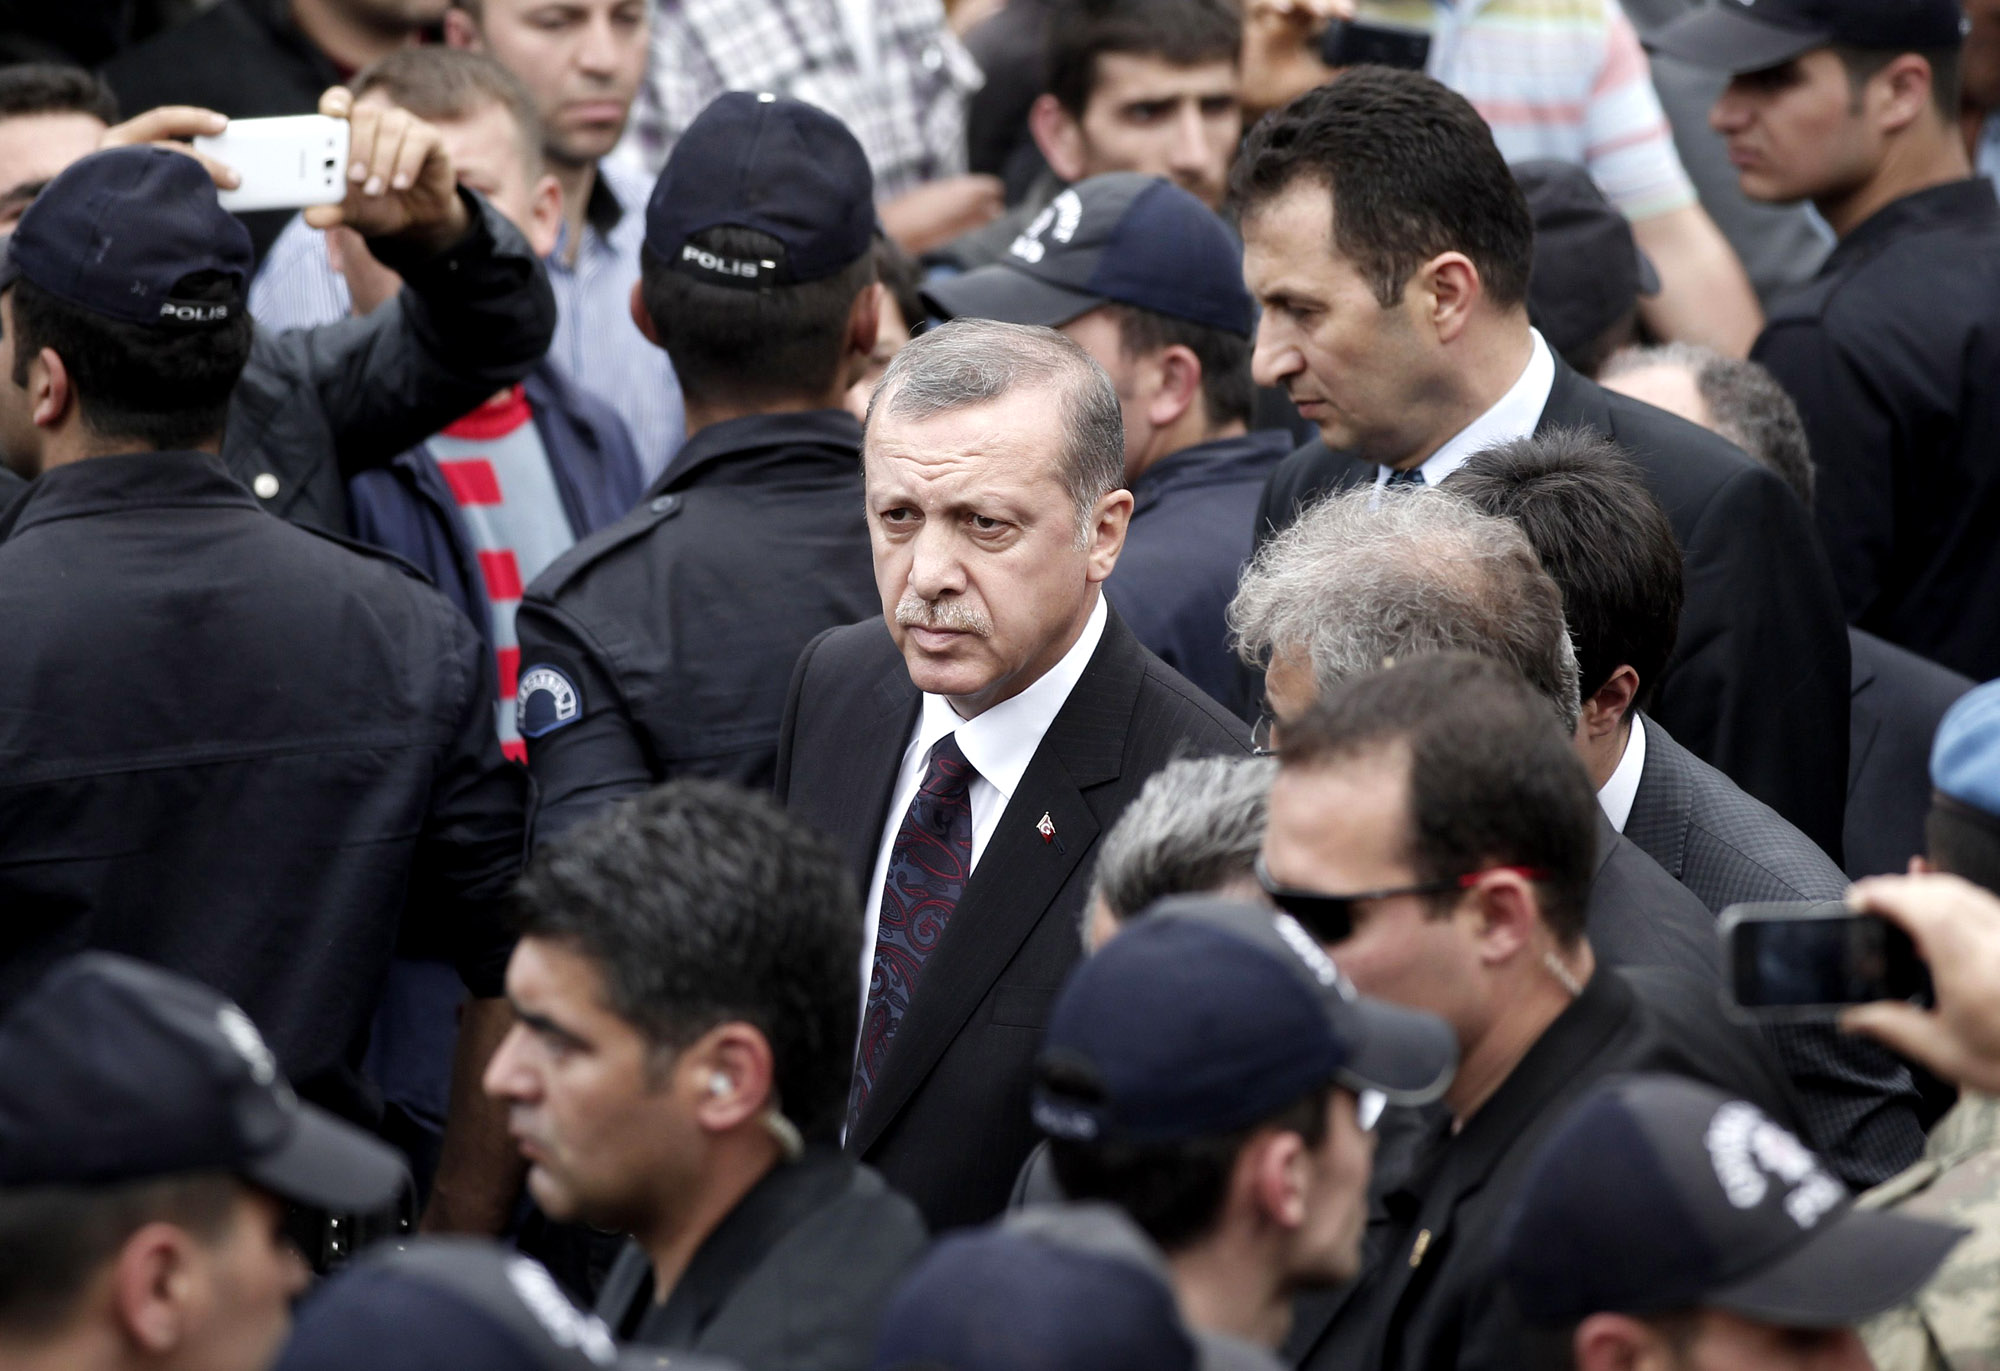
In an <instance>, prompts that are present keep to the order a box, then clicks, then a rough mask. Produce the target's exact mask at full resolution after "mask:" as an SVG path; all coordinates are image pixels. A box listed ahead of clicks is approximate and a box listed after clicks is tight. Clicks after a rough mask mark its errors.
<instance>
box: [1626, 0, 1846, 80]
mask: <svg viewBox="0 0 2000 1371" xmlns="http://www.w3.org/2000/svg"><path fill="white" fill-rule="evenodd" d="M1832 41H1833V36H1832V35H1831V34H1828V33H1822V32H1818V31H1815V30H1810V29H1794V28H1786V27H1784V26H1782V25H1779V24H1766V23H1763V22H1761V21H1759V20H1756V19H1752V18H1750V17H1749V16H1747V15H1744V14H1741V13H1738V12H1737V11H1736V10H1735V9H1733V8H1731V7H1729V6H1727V5H1711V6H1710V7H1708V8H1707V9H1700V10H1696V11H1695V12H1694V13H1692V14H1684V15H1682V16H1681V17H1680V18H1678V19H1676V20H1674V21H1673V22H1672V23H1670V24H1663V25H1661V26H1660V27H1659V28H1658V29H1655V30H1654V31H1653V32H1652V33H1650V34H1648V35H1647V37H1646V46H1647V47H1649V48H1651V49H1652V50H1653V51H1654V52H1657V53H1660V54H1662V55H1664V56H1667V57H1677V58H1679V59H1680V60H1681V61H1683V62H1688V63H1691V64H1692V65H1694V66H1697V67H1707V68H1709V69H1710V70H1712V71H1726V72H1728V73H1729V74H1730V75H1731V76H1740V75H1741V74H1743V73H1744V72H1746V71H1763V70H1765V69H1766V68H1768V67H1775V66H1781V65H1783V64H1784V63H1786V62H1789V61H1791V60H1792V59H1793V58H1794V57H1799V56H1802V55H1804V54H1805V53H1808V52H1811V51H1812V50H1813V49H1814V48H1823V47H1825V46H1826V45H1827V44H1829V43H1831V42H1832Z"/></svg>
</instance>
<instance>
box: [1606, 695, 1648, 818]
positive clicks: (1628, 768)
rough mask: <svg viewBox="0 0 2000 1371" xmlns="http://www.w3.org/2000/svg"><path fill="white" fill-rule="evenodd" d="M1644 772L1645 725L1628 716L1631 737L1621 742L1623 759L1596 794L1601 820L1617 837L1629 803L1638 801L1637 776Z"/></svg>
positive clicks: (1634, 715)
mask: <svg viewBox="0 0 2000 1371" xmlns="http://www.w3.org/2000/svg"><path fill="white" fill-rule="evenodd" d="M1645 769H1646V725H1645V724H1644V722H1642V721H1641V720H1640V718H1639V712H1638V711H1637V710H1634V711H1633V712H1632V736H1631V737H1630V738H1627V739H1626V740H1625V755H1624V756H1623V757H1620V758H1619V759H1618V765H1617V766H1616V767H1614V768H1613V769H1612V772H1611V779H1610V780H1608V781H1606V782H1605V783H1604V788H1603V789H1602V790H1600V791H1598V792H1597V803H1598V804H1599V805H1600V806H1601V807H1602V808H1603V810H1604V817H1605V818H1607V819H1609V820H1611V826H1612V827H1613V828H1615V829H1617V830H1618V831H1619V832H1620V833H1623V832H1624V831H1625V823H1626V821H1627V820H1628V819H1630V818H1631V817H1632V802H1633V801H1634V800H1636V799H1638V798H1639V773H1641V772H1642V771H1644V770H1645Z"/></svg>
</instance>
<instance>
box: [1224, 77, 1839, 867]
mask: <svg viewBox="0 0 2000 1371" xmlns="http://www.w3.org/2000/svg"><path fill="white" fill-rule="evenodd" d="M1235 192H1236V197H1237V199H1238V201H1239V202H1240V203H1241V204H1242V205H1243V207H1244V213H1243V234H1244V243H1245V255H1244V276H1245V279H1246V281H1247V282H1248V283H1249V286H1250V289H1251V294H1253V295H1254V296H1256V297H1257V299H1258V301H1259V303H1260V304H1261V305H1262V306H1263V315H1262V318H1261V320H1260V322H1259V325H1258V334H1257V350H1256V355H1255V362H1254V370H1255V374H1256V378H1257V380H1258V382H1259V383H1260V384H1263V385H1281V386H1283V387H1285V388H1286V389H1287V390H1288V391H1289V392H1290V393H1291V396H1292V398H1293V400H1294V401H1295V402H1296V403H1297V404H1298V406H1299V411H1300V413H1301V414H1302V415H1304V416H1305V417H1306V418H1307V419H1309V420H1311V421H1312V422H1314V423H1316V424H1318V425H1319V429H1320V441H1319V442H1316V443H1312V444H1308V445H1307V446H1306V447H1304V448H1301V449H1300V450H1299V451H1298V452H1295V453H1293V454H1292V456H1291V457H1289V458H1287V459H1286V460H1285V461H1284V462H1283V463H1281V464H1280V465H1279V467H1278V470H1277V472H1276V473H1274V475H1273V476H1272V479H1271V484H1270V486H1269V488H1268V489H1267V490H1266V492H1265V499H1264V505H1263V508H1262V510H1261V512H1260V522H1259V530H1260V537H1267V536H1268V535H1269V533H1270V532H1271V531H1274V530H1276V529H1278V528H1280V527H1282V526H1284V525H1285V524H1288V523H1290V522H1291V521H1292V519H1294V518H1295V517H1296V516H1297V513H1298V510H1299V509H1300V508H1301V507H1302V506H1303V505H1304V504H1306V503H1308V502H1309V501H1310V500H1312V499H1313V498H1314V497H1315V496H1318V495H1320V494H1322V493H1323V492H1325V491H1328V490H1332V489H1349V488H1354V487H1365V486H1369V485H1375V486H1378V487H1380V486H1384V485H1387V484H1389V483H1392V482H1393V483H1395V484H1397V485H1404V484H1414V483H1419V482H1421V483H1423V484H1426V485H1435V484H1437V483H1438V482H1440V481H1442V480H1443V479H1444V478H1445V477H1446V476H1448V475H1450V474H1451V472H1452V471H1454V470H1456V469H1457V467H1458V466H1459V464H1461V463H1462V462H1463V461H1464V460H1465V459H1466V458H1467V457H1468V456H1470V455H1471V454H1472V453H1474V452H1477V451H1478V450H1480V449H1481V448H1483V447H1488V446H1491V445H1492V444H1494V443H1499V442H1505V441H1507V440H1509V439H1513V438H1522V437H1526V436H1528V435H1529V434H1531V433H1535V432H1543V431H1547V430H1550V429H1553V428H1559V427H1585V428H1589V429H1592V430H1594V431H1596V432H1598V433H1600V434H1603V435H1604V436H1606V437H1608V438H1611V439H1613V440H1614V441H1616V442H1617V443H1618V444H1619V445H1620V446H1621V447H1623V448H1625V449H1626V450H1627V451H1629V452H1630V453H1631V454H1632V455H1633V458H1634V460H1635V461H1637V462H1638V463H1639V465H1640V467H1641V469H1642V470H1643V471H1644V473H1645V477H1646V482H1647V485H1648V487H1649V488H1650V489H1651V490H1652V492H1653V494H1654V496H1655V498H1657V499H1658V500H1659V502H1660V504H1661V505H1662V506H1663V507H1664V508H1665V509H1666V511H1667V515H1668V517H1669V518H1670V519H1671V520H1672V521H1673V526H1674V532H1675V535H1676V537H1677V538H1678V540H1679V541H1680V544H1681V547H1682V548H1683V549H1684V551H1685V552H1686V554H1687V601H1688V613H1687V616H1686V620H1685V622H1684V624H1683V625H1682V630H1681V636H1680V640H1679V643H1678V645H1677V651H1676V653H1675V656H1674V659H1673V660H1672V661H1671V662H1669V664H1668V667H1667V670H1666V672H1665V673H1664V674H1663V675H1662V676H1661V678H1660V683H1659V684H1660V694H1659V700H1658V705H1657V712H1658V715H1659V717H1660V719H1661V720H1662V721H1663V722H1665V723H1666V724H1667V725H1668V727H1670V728H1671V729H1673V731H1674V732H1675V734H1676V735H1677V736H1678V737H1680V738H1681V740H1682V741H1683V742H1684V743H1685V744H1686V745H1687V746H1688V747H1689V748H1690V749H1691V750H1693V751H1694V752H1695V753H1696V754H1697V755H1699V756H1701V757H1703V758H1705V759H1706V760H1708V761H1710V762H1712V763H1714V764H1715V765H1717V766H1719V767H1721V768H1722V769H1723V770H1724V771H1726V772H1728V773H1729V774H1730V775H1731V776H1732V777H1733V778H1734V779H1735V780H1736V781H1737V783H1738V784H1740V785H1742V786H1743V787H1744V788H1745V789H1746V790H1748V791H1749V792H1750V793H1751V794H1753V795H1756V796H1757V797H1758V798H1760V799H1762V800H1764V801H1765V802H1766V803H1768V804H1770V805H1771V806H1772V807H1773V808H1775V809H1777V810H1778V811H1779V812H1780V813H1782V814H1784V815H1785V816H1786V817H1787V818H1789V819H1791V820H1792V822H1794V823H1795V824H1797V825H1798V826H1799V827H1800V828H1801V829H1803V830H1804V831H1805V832H1806V833H1807V835H1808V836H1810V837H1811V838H1812V839H1813V840H1814V841H1815V842H1817V843H1819V844H1820V845H1821V846H1822V847H1823V848H1825V849H1826V850H1827V851H1828V852H1830V853H1833V854H1836V855H1837V854H1838V852H1839V850H1840V842H1841V811H1842V802H1843V799H1844V797H1845V794H1846V786H1845V782H1846V777H1847V678H1848V661H1847V639H1846V635H1845V634H1844V632H1843V631H1842V617H1841V609H1840V601H1839V598H1838V596H1837V594H1836V593H1835V589H1834V584H1833V579H1832V576H1831V573H1830V572H1829V571H1828V569H1827V566H1826V561H1825V558H1824V557H1823V555H1822V554H1821V552H1820V550H1819V547H1818V545H1817V543H1816V541H1815V539H1814V536H1813V530H1812V525H1811V521H1810V520H1809V519H1808V517H1807V515H1806V511H1805V510H1804V509H1803V508H1801V507H1800V506H1799V504H1798V502H1797V501H1796V500H1794V499H1793V498H1792V497H1791V495H1790V494H1789V493H1788V492H1787V491H1786V490H1785V488H1784V485H1783V483H1782V482H1780V481H1779V480H1777V479H1776V478H1775V477H1773V476H1772V475H1771V474H1770V473H1769V472H1766V471H1763V470H1761V469H1759V468H1757V467H1756V466H1755V465H1754V464H1752V463H1750V462H1747V461H1746V460H1745V459H1744V458H1743V456H1742V454H1741V453H1738V452H1736V451H1735V450H1734V449H1732V448H1731V447H1730V446H1729V445H1728V444H1727V443H1725V442H1723V441H1721V440H1720V439H1718V438H1716V437H1715V436H1714V435H1712V434H1706V433H1703V432H1701V431H1700V430H1698V429H1696V428H1694V427H1693V426H1691V425H1688V424H1686V423H1683V422H1682V421H1680V420H1677V419H1674V418H1672V417H1671V416H1669V415H1666V414H1663V413H1661V412H1660V411H1658V410H1655V409H1652V408H1650V407H1648V406H1646V405H1642V404H1639V403H1636V402H1634V401H1630V400H1627V399H1625V398H1623V397H1620V396H1615V395H1611V394H1608V393H1607V392H1605V391H1604V390H1602V389H1600V388H1599V387H1598V386H1597V385H1596V384H1594V383H1593V382H1591V381H1588V380H1586V379H1585V378H1584V377H1582V376H1580V375H1578V374H1577V373H1576V372H1574V371H1572V370H1570V369H1569V368H1568V367H1567V366H1566V365H1565V364H1564V363H1563V362H1562V361H1561V360H1560V359H1559V358H1556V357H1555V356H1554V355H1552V353H1551V352H1550V350H1549V347H1548V345H1547V344H1546V343H1545V342H1544V341H1543V340H1542V338H1541V336H1540V335H1539V334H1537V333H1536V332H1535V331H1534V330H1533V329H1532V328H1531V327H1530V326H1529V322H1528V315H1527V309H1526V303H1525V302H1526V294H1527V282H1528V273H1529V265H1530V262H1531V260H1532V237H1533V230H1532V226H1531V222H1530V220H1529V217H1528V211H1527V207H1526V205H1525V204H1524V203H1523V201H1522V198H1521V192H1520V190H1519V188H1518V187H1517V186H1516V184H1515V182H1514V180H1513V178H1512V177H1511V176H1510V175H1509V174H1508V171H1507V166H1506V164H1505V163H1504V162H1503V161H1502V160H1501V158H1500V154H1499V152H1498V150H1497V149H1496V148H1495V147H1494V145H1493V140H1492V135H1491V133H1490V132H1489V131H1488V130H1487V127H1486V125H1485V124H1484V122H1482V121H1481V120H1480V118H1479V117H1478V115H1477V114H1475V113H1474V112H1473V109H1472V107H1471V106H1470V105H1469V104H1467V103H1466V102H1465V101H1464V100H1463V99H1462V98H1461V97H1459V96H1457V95H1454V94H1452V93H1451V92H1450V91H1448V90H1446V89H1445V88H1444V87H1443V86H1441V85H1439V84H1438V83H1436V82H1434V81H1431V80H1430V79H1428V78H1426V77H1424V76H1421V75H1418V74H1416V73H1412V72H1397V71H1388V70H1374V69H1371V70H1367V71H1357V72H1353V73H1350V74H1349V75H1348V76H1345V77H1343V78H1342V79H1340V80H1339V81H1336V82H1333V83H1332V84H1331V85H1328V86H1323V87H1321V88H1320V89H1318V90H1315V91H1312V92H1310V93H1309V94H1307V95H1304V96H1301V97H1300V98H1299V99H1297V100H1295V101H1294V102H1292V104H1291V105H1289V106H1287V107H1286V108H1285V109H1284V110H1283V111H1281V112H1280V113H1278V114H1277V115H1274V116H1272V117H1271V118H1270V119H1267V120H1266V121H1264V122H1263V123H1262V124H1260V125H1259V126H1258V127H1257V128H1256V129H1255V130H1253V131H1252V132H1251V134H1250V136H1249V138H1248V139H1247V140H1246V142H1245V146H1244V151H1243V155H1242V156H1241V157H1240V158H1239V159H1238V161H1237V167H1236V187H1235Z"/></svg>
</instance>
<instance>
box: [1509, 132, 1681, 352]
mask: <svg viewBox="0 0 2000 1371" xmlns="http://www.w3.org/2000/svg"><path fill="white" fill-rule="evenodd" d="M1513 172H1514V179H1515V180H1516V181H1518V182H1520V184H1521V193H1522V194H1523V195H1524V196H1525V197H1526V198H1527V201H1528V213H1529V215H1530V216H1531V217H1532V218H1533V219H1534V221H1535V258H1534V271H1533V273H1532V274H1531V275H1530V276H1529V278H1528V315H1529V317H1530V318H1531V319H1532V320H1533V321H1534V325H1535V327H1536V328H1538V329H1540V330H1541V331H1542V336H1543V337H1545V338H1547V339H1548V342H1549V346H1550V347H1552V348H1554V349H1555V350H1556V351H1557V352H1559V353H1562V354H1564V355H1565V356H1567V355H1568V354H1570V353H1572V352H1574V351H1575V350H1576V349H1578V348H1581V347H1587V346H1589V345H1590V344H1591V343H1594V342H1596V341H1597V340H1598V339H1599V338H1601V337H1602V336H1603V335H1604V334H1605V332H1606V331H1608V330H1609V329H1610V328H1612V326H1614V325H1615V324H1617V323H1618V321H1619V320H1621V319H1623V318H1624V317H1625V316H1626V315H1628V314H1630V313H1631V312H1632V311H1633V309H1634V308H1636V307H1637V305H1638V303H1639V297H1640V296H1642V295H1658V294H1659V293H1660V277H1659V273H1658V272H1656V271H1655V270H1654V269H1653V264H1652V262H1651V261H1650V260H1649V259H1648V258H1647V257H1646V254H1645V253H1643V252H1641V251H1640V250H1639V244H1638V240H1637V239H1635V238H1633V236H1632V225H1631V224H1630V223H1629V222H1628V221H1627V220H1626V218H1625V216H1624V215H1622V214H1620V213H1619V212H1618V211H1617V210H1616V209H1614V208H1612V205H1611V202H1610V201H1609V200H1607V199H1605V198H1604V192H1603V191H1602V190H1600V189H1598V185H1597V182H1595V181H1593V180H1591V179H1590V173H1589V172H1587V171H1585V170H1584V169H1583V168H1582V167H1580V166H1578V165H1577V164H1576V163H1574V162H1559V161H1555V160H1552V159H1537V160H1534V161H1529V162H1520V163H1517V164H1516V165H1515V166H1514V168H1513Z"/></svg>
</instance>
